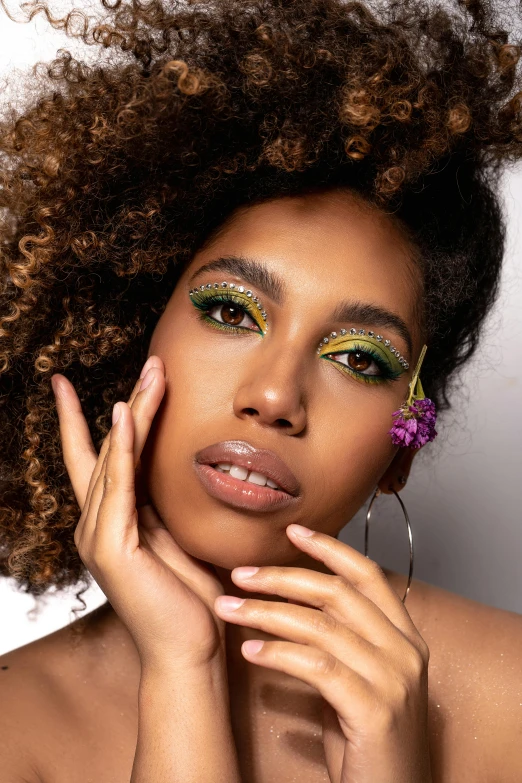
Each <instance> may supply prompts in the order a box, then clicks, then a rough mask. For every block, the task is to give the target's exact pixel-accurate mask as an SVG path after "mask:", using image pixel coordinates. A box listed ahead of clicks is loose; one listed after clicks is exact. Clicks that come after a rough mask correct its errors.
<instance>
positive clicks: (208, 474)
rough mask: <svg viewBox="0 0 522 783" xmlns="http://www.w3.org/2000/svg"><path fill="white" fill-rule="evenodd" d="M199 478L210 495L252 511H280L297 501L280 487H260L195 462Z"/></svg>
mask: <svg viewBox="0 0 522 783" xmlns="http://www.w3.org/2000/svg"><path fill="white" fill-rule="evenodd" d="M194 467H195V469H196V473H197V475H198V478H199V480H200V481H201V483H202V484H203V486H204V487H205V489H206V490H207V492H208V494H209V495H212V497H213V498H216V499H217V500H222V501H223V502H224V503H228V504H229V505H230V506H235V507H236V508H244V509H248V510H250V511H279V510H280V509H283V508H288V506H291V505H293V504H295V503H296V502H297V500H298V499H297V498H296V497H294V496H293V495H289V494H288V492H284V491H283V490H280V489H271V488H270V487H267V486H265V487H260V486H258V485H256V484H252V483H250V481H241V479H236V478H233V477H232V476H229V474H228V473H221V472H220V471H219V470H215V468H213V467H212V466H211V465H201V464H200V463H199V462H195V463H194Z"/></svg>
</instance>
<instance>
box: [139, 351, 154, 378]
mask: <svg viewBox="0 0 522 783" xmlns="http://www.w3.org/2000/svg"><path fill="white" fill-rule="evenodd" d="M151 367H152V356H149V358H148V359H147V361H146V362H145V364H144V365H143V369H142V371H141V372H140V378H144V377H145V376H146V374H147V372H148V371H149V370H150V368H151Z"/></svg>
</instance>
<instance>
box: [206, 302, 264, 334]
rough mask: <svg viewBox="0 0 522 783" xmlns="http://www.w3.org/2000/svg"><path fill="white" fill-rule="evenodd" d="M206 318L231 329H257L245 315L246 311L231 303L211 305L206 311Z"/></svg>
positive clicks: (248, 316) (240, 306) (252, 321)
mask: <svg viewBox="0 0 522 783" xmlns="http://www.w3.org/2000/svg"><path fill="white" fill-rule="evenodd" d="M207 317H208V318H211V319H212V320H214V321H217V322H218V323H220V324H226V325H227V326H231V327H241V328H243V329H252V330H254V331H257V329H258V327H257V324H256V322H255V321H254V319H253V318H252V316H250V315H249V314H248V313H247V311H246V309H245V308H244V307H243V306H242V305H240V304H237V303H236V302H232V301H228V302H225V303H222V302H220V303H219V304H215V305H212V306H211V307H209V308H208V310H207Z"/></svg>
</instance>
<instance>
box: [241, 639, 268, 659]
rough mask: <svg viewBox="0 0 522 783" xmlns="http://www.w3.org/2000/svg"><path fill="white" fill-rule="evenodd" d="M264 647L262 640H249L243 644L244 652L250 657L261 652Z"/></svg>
mask: <svg viewBox="0 0 522 783" xmlns="http://www.w3.org/2000/svg"><path fill="white" fill-rule="evenodd" d="M263 645H264V642H262V641H261V640H260V639H249V640H248V642H243V650H244V651H245V652H246V653H247V654H248V655H255V654H256V653H258V652H259V650H260V649H261V647H262V646H263Z"/></svg>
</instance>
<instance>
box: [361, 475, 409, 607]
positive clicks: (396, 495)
mask: <svg viewBox="0 0 522 783" xmlns="http://www.w3.org/2000/svg"><path fill="white" fill-rule="evenodd" d="M390 489H391V491H392V492H393V494H394V495H395V497H396V498H397V500H398V501H399V503H400V504H401V509H402V513H403V514H404V519H405V520H406V526H407V528H408V539H409V544H410V571H409V574H408V584H407V587H406V592H405V593H404V598H402V599H401V600H402V603H404V602H405V601H406V596H407V595H408V592H409V589H410V584H411V577H412V574H413V536H412V533H411V525H410V519H409V517H408V512H407V511H406V506H405V505H404V503H403V502H402V500H401V499H400V497H399V495H398V494H397V492H395V490H394V489H392V488H391V487H390ZM381 494H382V492H381V490H380V489H379V488H378V487H377V489H376V490H375V492H374V493H373V497H372V499H371V500H370V505H369V506H368V512H367V514H366V524H365V526H364V555H365V557H368V525H369V522H370V516H371V513H372V506H373V504H374V501H375V498H378V497H379V495H381Z"/></svg>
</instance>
